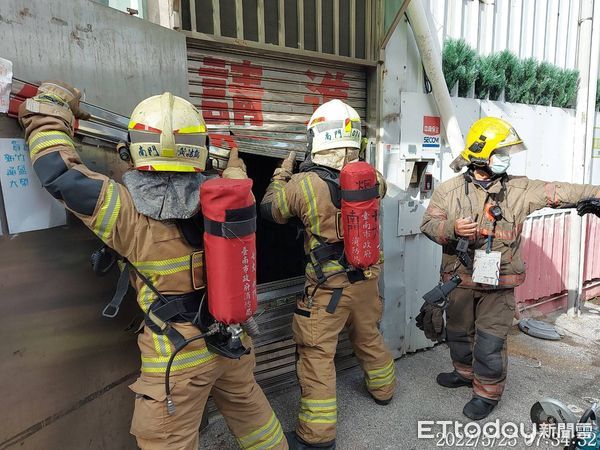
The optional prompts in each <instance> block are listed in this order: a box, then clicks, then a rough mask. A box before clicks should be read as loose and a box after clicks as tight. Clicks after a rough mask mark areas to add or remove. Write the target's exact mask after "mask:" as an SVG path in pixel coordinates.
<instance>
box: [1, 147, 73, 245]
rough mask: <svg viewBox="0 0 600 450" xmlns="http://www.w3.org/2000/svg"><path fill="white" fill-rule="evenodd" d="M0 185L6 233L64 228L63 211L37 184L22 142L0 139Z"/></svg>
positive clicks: (64, 214) (64, 217) (27, 151)
mask: <svg viewBox="0 0 600 450" xmlns="http://www.w3.org/2000/svg"><path fill="white" fill-rule="evenodd" d="M0 184H1V185H2V196H3V197H4V207H5V209H6V218H7V221H8V231H9V233H11V234H13V233H23V232H25V231H33V230H42V229H46V228H52V227H57V226H60V225H64V224H65V223H66V222H67V215H66V212H65V208H64V207H63V206H62V205H61V204H60V203H59V202H58V201H57V200H55V199H54V198H53V197H52V196H51V195H50V194H49V193H48V192H46V190H45V189H44V188H42V184H41V183H40V181H39V179H38V177H37V175H36V174H35V172H34V171H33V167H32V166H31V160H30V159H29V149H28V148H27V145H26V144H25V140H23V139H0Z"/></svg>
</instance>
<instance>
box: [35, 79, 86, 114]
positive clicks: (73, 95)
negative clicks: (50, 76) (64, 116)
mask: <svg viewBox="0 0 600 450" xmlns="http://www.w3.org/2000/svg"><path fill="white" fill-rule="evenodd" d="M35 98H36V99H40V100H44V99H46V100H55V101H56V103H57V104H60V102H61V101H62V102H64V103H66V105H65V106H67V107H68V108H69V109H70V110H71V112H72V113H73V116H75V118H76V119H82V120H88V119H89V118H90V117H91V116H90V114H89V113H88V112H85V111H84V110H82V109H81V108H80V105H79V102H80V101H81V91H80V90H79V89H77V88H75V87H73V86H71V85H69V84H67V83H63V82H62V81H44V82H43V83H42V85H41V86H40V87H39V89H38V93H37V95H36V96H35Z"/></svg>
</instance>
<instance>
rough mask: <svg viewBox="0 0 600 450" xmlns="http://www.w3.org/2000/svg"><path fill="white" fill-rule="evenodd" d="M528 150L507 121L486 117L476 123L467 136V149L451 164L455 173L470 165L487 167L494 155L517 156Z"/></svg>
mask: <svg viewBox="0 0 600 450" xmlns="http://www.w3.org/2000/svg"><path fill="white" fill-rule="evenodd" d="M523 150H526V147H525V144H524V143H523V141H522V140H521V138H520V137H519V135H518V134H517V132H516V131H515V129H514V128H513V127H512V125H511V124H509V123H508V122H506V121H505V120H502V119H499V118H497V117H484V118H482V119H479V120H478V121H476V122H475V123H474V124H473V125H471V128H470V129H469V133H468V134H467V140H466V142H465V149H464V150H463V151H462V152H461V153H460V155H459V156H457V157H456V158H455V159H454V161H452V163H451V164H450V167H451V168H452V169H453V170H454V171H455V172H460V171H461V169H462V168H463V167H465V166H468V165H470V164H474V165H479V166H485V165H487V164H488V161H489V159H490V156H491V155H492V153H499V152H503V153H506V154H511V155H512V154H515V153H518V152H520V151H523Z"/></svg>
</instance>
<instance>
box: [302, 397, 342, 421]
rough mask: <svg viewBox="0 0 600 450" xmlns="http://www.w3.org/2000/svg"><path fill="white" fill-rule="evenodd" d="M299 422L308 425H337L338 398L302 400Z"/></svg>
mask: <svg viewBox="0 0 600 450" xmlns="http://www.w3.org/2000/svg"><path fill="white" fill-rule="evenodd" d="M298 420H301V421H302V422H306V423H337V400H336V398H335V397H334V398H326V399H310V398H301V399H300V413H299V414H298Z"/></svg>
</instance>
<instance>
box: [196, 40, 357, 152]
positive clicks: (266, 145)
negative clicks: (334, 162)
mask: <svg viewBox="0 0 600 450" xmlns="http://www.w3.org/2000/svg"><path fill="white" fill-rule="evenodd" d="M188 78H189V91H190V99H191V101H192V103H193V104H194V105H195V106H196V107H198V108H199V109H200V110H201V111H202V114H203V116H204V119H205V120H206V123H207V125H209V126H210V127H211V128H213V129H214V128H215V127H217V128H221V127H222V128H223V129H227V130H229V131H231V133H232V135H231V134H229V133H224V134H222V135H221V136H218V137H215V135H212V133H211V135H212V141H211V145H212V146H216V147H222V148H226V149H229V148H231V146H232V145H234V144H235V145H238V146H239V148H240V150H241V151H245V152H247V153H254V154H259V155H267V156H274V157H278V158H281V157H284V156H286V154H287V153H288V152H289V151H291V150H296V151H298V152H304V150H305V149H306V123H307V122H308V119H309V118H310V116H311V114H312V113H313V111H314V110H315V109H316V108H317V106H319V105H320V104H322V103H324V102H326V101H329V100H332V99H334V98H339V99H340V100H344V101H345V102H347V103H348V104H350V105H351V106H353V107H354V108H355V109H356V110H357V112H358V113H359V115H360V116H361V117H362V118H363V123H364V118H365V115H366V101H367V94H366V92H367V89H366V74H365V72H364V71H363V70H362V69H361V68H357V67H353V66H348V65H341V64H339V63H329V65H324V63H322V62H318V63H317V62H315V63H314V64H313V63H311V64H307V63H306V62H298V61H295V62H294V61H291V60H290V57H289V56H285V57H283V56H282V57H279V58H276V57H270V56H264V55H263V56H258V55H256V56H255V55H254V54H252V53H251V52H249V51H248V52H245V53H244V54H240V52H239V50H238V51H237V53H236V52H235V51H234V50H228V49H227V48H219V49H218V50H215V49H211V50H208V49H207V48H206V43H200V42H199V41H196V40H194V39H191V38H189V39H188Z"/></svg>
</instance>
